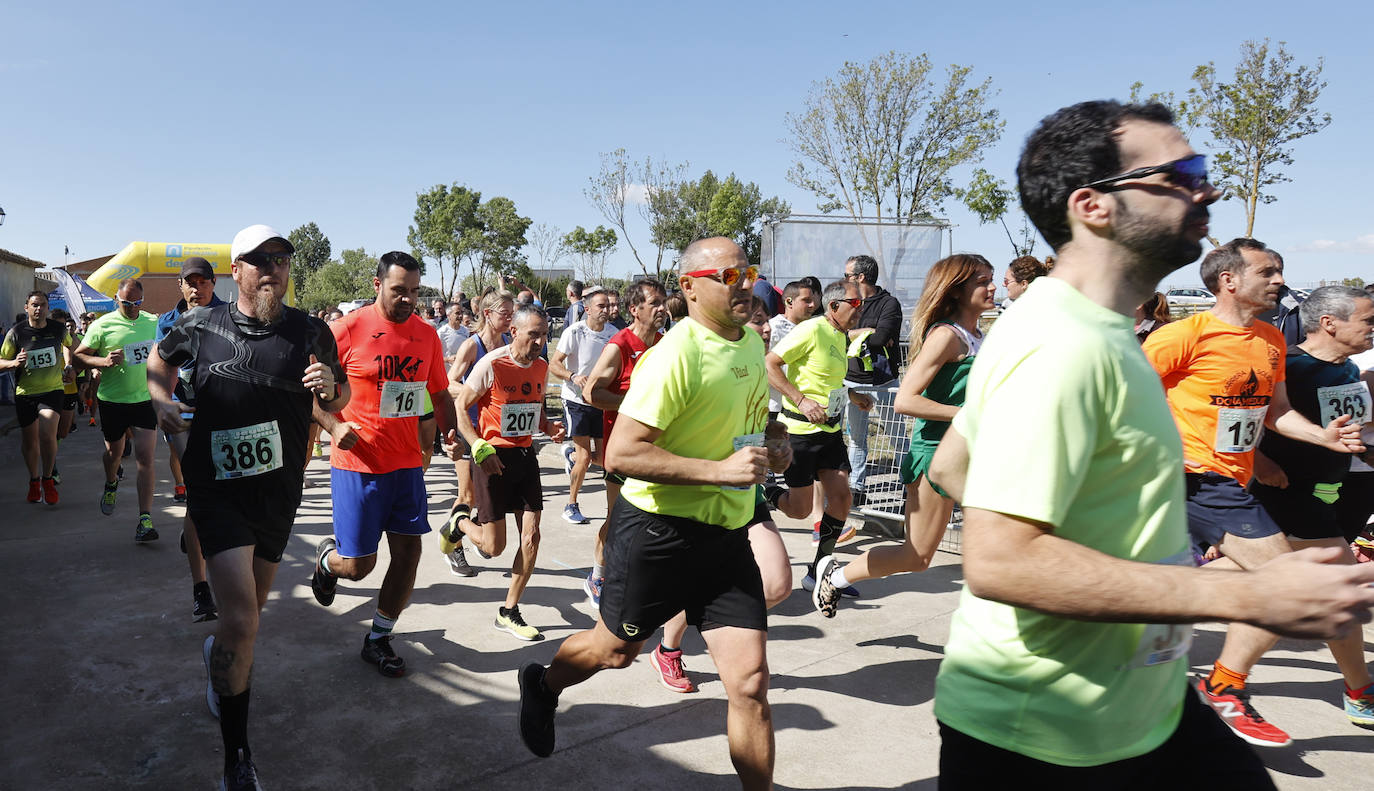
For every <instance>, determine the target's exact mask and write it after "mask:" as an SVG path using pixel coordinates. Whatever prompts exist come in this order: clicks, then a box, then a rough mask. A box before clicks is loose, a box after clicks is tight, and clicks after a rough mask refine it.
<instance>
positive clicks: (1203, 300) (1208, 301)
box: [1164, 288, 1217, 305]
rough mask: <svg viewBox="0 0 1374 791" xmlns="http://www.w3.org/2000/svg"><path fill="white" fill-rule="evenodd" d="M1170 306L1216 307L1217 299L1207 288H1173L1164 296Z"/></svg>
mask: <svg viewBox="0 0 1374 791" xmlns="http://www.w3.org/2000/svg"><path fill="white" fill-rule="evenodd" d="M1164 299H1165V301H1167V302H1168V303H1169V304H1170V305H1215V304H1217V298H1216V297H1215V296H1213V295H1212V292H1210V291H1208V290H1207V289H1205V288H1171V289H1169V293H1167V294H1165V295H1164Z"/></svg>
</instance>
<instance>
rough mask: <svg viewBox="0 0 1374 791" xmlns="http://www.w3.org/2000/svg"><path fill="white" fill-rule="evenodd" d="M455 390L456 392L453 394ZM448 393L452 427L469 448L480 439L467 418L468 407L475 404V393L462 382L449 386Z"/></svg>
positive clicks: (470, 420) (476, 396)
mask: <svg viewBox="0 0 1374 791" xmlns="http://www.w3.org/2000/svg"><path fill="white" fill-rule="evenodd" d="M455 388H456V389H457V392H456V393H454V390H455ZM449 392H450V393H454V395H453V420H454V424H453V427H454V428H455V429H457V430H458V435H459V436H461V437H462V438H463V441H465V442H467V443H468V445H469V446H471V445H472V443H474V442H476V441H477V440H478V439H480V438H481V437H480V436H479V435H478V433H477V428H476V427H475V426H473V425H472V419H471V418H469V417H468V407H471V406H472V405H473V404H475V403H477V399H478V395H477V391H476V390H473V389H472V388H471V387H468V386H467V385H466V384H463V383H462V382H458V383H456V384H450V385H449Z"/></svg>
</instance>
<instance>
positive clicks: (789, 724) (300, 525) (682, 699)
mask: <svg viewBox="0 0 1374 791" xmlns="http://www.w3.org/2000/svg"><path fill="white" fill-rule="evenodd" d="M83 420H84V418H83ZM99 448H100V437H99V433H98V431H97V430H96V429H93V428H88V427H85V426H82V427H81V428H80V430H79V431H78V432H76V433H75V434H73V435H72V436H71V437H70V438H69V439H68V440H66V441H65V442H63V444H62V451H61V457H60V467H61V471H62V475H63V479H64V483H63V486H62V496H63V501H62V503H61V504H60V505H58V506H56V507H48V506H43V505H29V504H27V503H25V502H24V499H23V497H24V469H23V464H22V462H21V461H20V459H19V454H18V437H17V436H16V435H15V434H10V435H9V436H6V437H4V438H3V439H0V481H4V482H5V483H4V485H3V487H0V513H3V514H4V516H3V517H0V548H3V552H0V578H2V579H3V580H4V584H3V591H4V594H3V605H4V606H3V611H4V613H5V615H6V620H7V622H8V623H9V627H8V629H7V634H6V639H5V646H6V647H5V649H4V657H5V660H6V661H5V665H6V668H7V670H8V672H9V675H8V677H7V678H6V683H5V684H4V685H3V688H2V689H0V711H3V713H4V716H3V717H0V748H3V755H4V759H3V761H0V788H5V789H11V788H12V789H21V788H23V789H33V788H37V789H111V788H153V789H209V788H213V787H217V783H218V772H219V769H220V766H221V763H222V756H221V754H220V751H221V748H220V740H219V731H218V725H217V723H216V722H215V720H213V719H211V717H210V716H209V714H208V713H207V711H206V707H205V673H204V669H203V668H202V666H201V658H200V646H201V642H202V640H203V639H204V636H205V635H206V634H208V633H209V632H210V630H211V629H212V627H213V624H193V623H191V619H190V608H191V596H190V582H189V578H188V574H187V569H186V563H185V560H184V557H183V556H182V554H181V553H180V552H178V551H177V535H178V530H179V525H180V518H181V514H182V508H181V507H180V506H177V505H174V504H173V503H172V499H171V485H170V482H169V473H168V471H167V465H166V448H165V447H164V446H159V449H158V462H157V464H158V466H157V472H158V478H159V485H158V491H157V498H156V502H155V512H156V513H155V514H154V521H155V523H156V526H157V528H158V530H159V531H160V532H161V534H162V539H161V540H160V541H158V542H156V543H154V544H151V545H136V544H134V542H133V531H134V523H135V520H136V518H137V512H136V507H135V502H136V501H135V497H134V486H133V472H132V470H133V467H132V463H129V464H127V465H126V466H127V467H129V479H128V481H127V482H126V483H125V485H124V486H123V487H121V490H120V502H119V505H118V510H117V511H116V512H115V515H114V516H112V517H103V516H101V515H100V512H99V509H98V507H97V500H98V497H99V494H100V483H101V473H100V471H99ZM542 459H543V464H544V472H545V481H546V484H545V486H546V488H545V495H546V497H547V503H546V510H545V511H544V514H545V519H544V531H543V546H542V548H541V550H540V555H539V560H538V566H539V572H538V573H537V574H536V576H535V578H534V580H533V582H532V583H531V585H530V587H529V589H528V590H527V591H526V594H525V602H524V603H523V604H522V607H521V609H522V611H523V613H524V615H525V618H526V619H527V620H528V621H529V622H530V623H531V624H533V625H535V626H537V627H538V628H540V629H541V630H543V632H544V635H545V638H546V639H544V640H543V641H541V642H536V643H524V642H520V641H518V640H516V639H514V638H513V637H511V636H509V635H507V634H506V633H504V632H500V631H497V630H495V629H494V628H493V627H492V620H493V618H494V617H495V614H496V607H497V606H498V604H499V603H500V602H501V600H502V598H503V597H504V591H505V589H506V586H507V584H508V581H509V580H508V578H506V577H505V571H506V570H507V569H508V568H509V562H510V558H509V556H510V553H511V551H512V550H509V549H508V550H507V554H506V557H503V558H497V559H494V560H490V561H482V560H480V559H479V558H477V556H476V554H475V553H471V559H472V560H473V561H474V565H475V566H477V567H479V568H481V569H482V571H481V574H480V575H479V576H478V577H477V578H475V579H472V580H466V579H462V578H459V577H455V576H453V575H451V574H450V573H449V571H448V566H447V564H446V563H445V562H444V560H443V558H442V557H441V556H440V555H439V554H438V552H437V550H436V549H435V540H434V538H433V537H429V538H427V540H426V542H425V553H426V554H425V557H424V558H423V560H422V561H421V567H420V573H419V582H418V585H417V591H416V594H415V599H414V603H413V604H412V606H411V607H410V608H409V609H408V610H407V611H406V612H405V614H404V616H403V618H402V619H401V621H400V623H399V625H398V628H397V634H398V637H399V639H398V640H397V643H396V645H397V650H398V651H399V652H400V653H402V654H403V655H404V656H405V658H406V661H407V665H408V669H409V672H408V674H407V675H406V677H405V678H403V679H399V680H393V679H387V678H383V677H382V676H380V675H379V674H378V673H377V671H376V670H375V669H374V668H372V667H370V666H369V665H366V664H364V663H363V662H362V661H361V660H360V659H359V658H358V649H359V647H360V641H361V640H362V638H363V634H364V633H365V631H366V629H367V625H368V624H369V622H370V620H371V617H372V613H373V609H374V607H375V600H374V597H375V595H376V587H377V585H378V583H379V581H380V574H381V572H380V570H379V571H377V572H374V575H373V577H370V578H369V579H367V580H364V581H363V582H361V583H356V584H355V583H348V582H343V583H341V584H340V586H339V595H338V599H337V600H336V601H335V603H334V605H333V606H332V607H330V608H329V609H327V610H326V609H324V608H322V607H320V606H319V605H318V604H316V602H315V601H314V598H313V597H312V596H311V593H310V587H309V577H310V569H311V564H312V562H313V559H314V547H315V544H316V541H317V540H318V539H319V538H321V537H323V536H324V535H326V534H328V533H329V532H330V502H329V490H328V488H327V486H328V468H327V463H326V462H321V461H315V462H312V463H311V467H310V472H309V475H308V478H309V479H310V480H311V481H313V482H314V484H315V485H314V486H313V487H312V488H310V489H307V490H306V492H305V500H304V503H303V504H302V506H301V509H300V513H299V516H298V518H297V522H296V528H295V532H294V534H293V536H292V538H291V543H290V546H289V547H288V549H287V553H286V557H285V558H284V560H283V562H282V563H281V567H280V570H279V572H278V575H277V581H276V584H275V586H274V590H273V593H272V599H271V601H270V602H269V604H268V607H267V609H266V611H265V613H264V614H263V619H262V630H261V634H260V637H259V641H258V645H257V662H256V668H255V672H254V685H253V693H254V694H253V701H252V720H251V726H250V735H251V740H252V744H253V748H254V755H255V758H256V761H257V763H258V766H259V768H260V770H261V773H262V777H263V781H264V783H265V784H266V785H267V787H268V788H271V789H274V790H275V791H281V790H282V789H320V790H321V791H338V789H344V788H348V789H354V788H362V789H372V788H377V789H381V788H386V789H439V788H446V789H447V788H477V789H520V791H528V790H529V789H543V788H650V789H657V788H690V789H711V788H733V787H736V786H737V784H736V782H735V779H734V774H733V770H732V768H731V766H730V761H729V757H728V754H727V750H726V742H725V735H724V731H725V701H724V692H723V690H722V688H721V684H720V682H719V680H718V679H717V677H716V675H715V672H714V668H713V667H712V665H711V662H710V661H709V658H708V657H707V656H706V655H705V652H704V650H703V646H702V642H701V640H700V638H699V637H698V636H697V635H696V633H695V632H690V633H689V636H688V640H687V644H686V650H687V667H688V671H689V673H690V674H691V676H692V677H693V678H694V679H695V680H696V681H697V683H698V684H699V685H700V691H699V692H697V693H695V694H692V695H678V694H674V693H672V692H669V691H667V690H666V689H664V688H663V687H662V686H660V684H659V683H658V680H657V676H656V674H655V673H654V672H653V670H652V669H651V667H650V665H649V662H648V659H647V657H641V658H640V659H639V660H637V661H636V663H635V665H634V666H633V667H631V668H629V669H626V670H623V671H619V672H606V673H602V674H600V675H599V676H597V677H595V678H593V679H592V680H591V681H589V682H587V683H586V684H583V685H581V686H580V687H576V688H574V689H572V690H569V691H568V692H566V693H565V694H564V695H563V700H562V704H561V706H560V708H559V715H558V750H557V752H555V753H554V755H553V756H552V757H550V758H548V759H542V760H541V759H536V758H534V757H533V756H531V755H530V753H529V752H527V751H526V749H525V748H524V746H523V745H522V744H521V742H520V740H519V737H518V735H517V733H516V708H517V706H516V700H517V692H516V669H517V668H518V667H520V666H521V665H522V664H524V663H525V662H529V661H532V660H533V661H541V662H546V661H547V660H548V659H549V658H550V657H551V656H552V655H553V653H554V651H555V649H556V648H557V645H558V642H559V641H560V640H561V639H562V638H563V637H565V636H567V635H569V634H571V633H573V632H575V631H579V630H581V629H585V628H587V627H589V626H591V625H592V623H593V619H594V617H595V614H594V612H593V610H592V608H591V607H590V606H589V604H588V603H587V601H586V599H585V596H584V595H583V593H582V587H581V586H582V579H583V578H584V576H585V575H586V573H587V570H588V568H589V566H590V563H591V553H592V540H593V536H594V533H595V530H596V528H597V526H598V525H599V524H600V517H603V516H604V514H605V505H604V497H603V494H602V487H601V483H600V481H599V480H596V479H595V478H597V477H598V476H596V475H593V476H592V477H593V478H594V480H592V481H590V482H589V486H588V487H587V490H586V491H585V493H584V495H583V496H582V497H581V498H580V500H581V505H582V510H583V511H584V512H585V513H586V514H587V515H588V516H589V517H592V518H593V523H592V524H591V525H588V526H573V525H569V524H567V523H565V522H563V521H562V519H561V518H560V513H561V511H562V507H563V505H564V503H565V502H566V500H567V477H566V475H565V474H564V473H563V470H562V467H561V464H560V463H559V462H558V460H557V456H556V454H555V452H554V451H553V449H552V448H550V447H545V448H544V452H543V454H542ZM453 480H454V479H453V472H452V466H451V464H449V463H448V462H443V461H441V462H437V463H436V464H435V466H434V468H433V469H431V471H430V473H429V475H428V482H429V484H430V494H431V497H430V514H431V519H430V522H431V524H432V525H438V524H439V523H440V520H441V519H442V517H443V514H444V513H445V512H446V511H447V507H448V505H449V503H450V501H451V498H452V496H453V493H454V486H453ZM781 526H782V528H783V533H784V537H785V540H786V542H787V544H788V548H789V550H790V552H791V554H792V558H793V561H794V569H796V577H797V580H798V590H797V591H796V592H795V593H794V594H793V596H792V597H791V598H790V599H788V600H787V601H785V602H784V603H782V604H781V605H779V606H778V607H777V608H776V609H775V610H774V612H773V614H772V617H771V619H770V632H769V635H770V640H769V659H770V664H771V667H772V671H773V678H772V692H771V694H770V700H771V701H772V704H773V716H774V721H775V725H776V730H777V747H778V752H777V785H778V787H779V788H795V789H802V788H806V789H812V788H815V789H820V788H826V789H833V788H848V789H860V788H863V789H868V788H934V787H935V783H936V780H935V777H936V770H937V759H938V752H939V742H938V738H937V736H936V724H935V720H934V718H933V717H932V715H931V697H932V694H933V688H934V687H933V684H934V678H935V671H936V669H937V667H938V665H939V661H940V656H941V649H942V646H943V645H944V643H945V640H946V636H947V633H948V627H949V615H950V613H951V611H952V610H953V609H954V607H955V604H956V602H957V599H958V590H959V584H960V568H959V565H958V560H959V559H958V557H957V556H955V555H943V554H942V555H941V556H940V558H939V560H938V565H937V567H935V568H933V569H931V570H930V571H929V572H927V573H925V574H920V575H905V576H901V577H898V578H894V579H890V580H881V581H875V582H869V583H866V584H863V585H862V586H861V587H862V589H863V593H864V598H863V599H861V600H859V601H858V602H853V601H851V600H846V601H845V602H844V604H843V605H842V608H841V611H840V614H839V616H838V617H837V618H835V619H834V620H825V619H823V618H821V617H820V616H819V615H818V614H816V613H815V612H814V611H813V610H812V607H811V603H810V599H809V596H808V595H807V594H805V593H804V592H803V591H801V590H800V577H801V575H802V573H803V572H802V571H801V569H802V567H803V566H804V564H805V563H806V562H807V561H808V560H809V559H810V556H811V553H812V549H811V546H810V540H809V534H810V529H809V525H803V524H801V523H798V522H792V521H790V520H783V521H782V523H781ZM873 543H875V539H873V538H861V539H860V540H857V541H854V542H851V543H850V544H848V545H845V546H844V547H843V548H842V550H841V554H850V553H854V552H856V551H858V550H861V549H863V548H864V547H866V546H869V545H871V544H873ZM383 555H385V549H383ZM384 562H385V557H384V558H383V563H384ZM1365 635H1366V640H1367V641H1370V640H1374V628H1368V627H1367V628H1366V631H1365ZM1221 636H1222V632H1221V631H1220V630H1219V629H1218V628H1216V627H1213V626H1205V627H1201V628H1200V629H1199V633H1198V639H1197V640H1196V642H1195V645H1194V648H1193V660H1194V662H1195V663H1196V664H1195V667H1201V666H1202V665H1204V664H1206V663H1209V662H1210V660H1211V659H1212V658H1214V657H1215V655H1216V653H1217V651H1218V649H1219V647H1220V641H1221ZM1367 648H1368V647H1367ZM1253 681H1254V689H1255V691H1256V695H1257V697H1256V704H1257V706H1259V707H1260V710H1261V711H1262V712H1264V714H1265V715H1266V716H1267V717H1269V718H1270V719H1271V720H1272V721H1274V722H1275V723H1277V724H1279V725H1280V726H1282V727H1284V728H1286V729H1287V730H1288V731H1289V732H1290V733H1292V735H1293V737H1294V739H1295V743H1294V745H1293V746H1292V747H1290V748H1287V749H1282V750H1266V751H1264V758H1265V760H1266V762H1267V763H1268V765H1269V767H1270V768H1271V770H1272V771H1273V774H1274V777H1275V779H1276V781H1277V782H1278V784H1279V787H1280V788H1283V789H1295V790H1296V789H1321V791H1337V790H1339V789H1351V790H1352V791H1354V790H1356V789H1359V790H1361V791H1363V790H1364V789H1368V788H1370V787H1371V784H1370V780H1369V777H1370V772H1371V769H1372V768H1374V761H1371V756H1370V753H1371V751H1372V750H1374V732H1370V731H1365V730H1361V729H1360V728H1357V727H1355V726H1353V725H1351V724H1350V723H1349V722H1348V721H1347V720H1346V718H1345V717H1344V715H1343V714H1342V713H1341V710H1340V709H1339V708H1338V705H1339V704H1338V703H1337V701H1338V700H1339V694H1340V689H1341V685H1340V680H1339V676H1338V674H1337V673H1336V671H1335V666H1334V664H1333V663H1332V660H1331V657H1330V654H1329V652H1327V651H1326V650H1325V648H1323V647H1320V646H1315V645H1311V644H1302V643H1297V642H1292V641H1285V642H1283V643H1282V644H1281V645H1280V646H1279V648H1278V650H1276V651H1274V652H1272V653H1271V654H1270V655H1269V656H1267V657H1266V658H1265V660H1264V663H1263V665H1262V666H1261V667H1260V668H1258V669H1257V671H1256V672H1255V674H1254V676H1253ZM1008 780H1009V781H1010V782H1011V783H1014V782H1015V778H1008Z"/></svg>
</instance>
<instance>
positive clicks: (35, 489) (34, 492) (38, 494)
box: [29, 478, 43, 503]
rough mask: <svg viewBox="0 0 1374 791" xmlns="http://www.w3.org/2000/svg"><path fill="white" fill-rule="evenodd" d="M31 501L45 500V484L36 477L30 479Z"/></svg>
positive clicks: (39, 501)
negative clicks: (40, 482)
mask: <svg viewBox="0 0 1374 791" xmlns="http://www.w3.org/2000/svg"><path fill="white" fill-rule="evenodd" d="M29 502H31V503H41V502H43V486H42V485H41V484H39V483H38V479H37V478H34V479H33V480H31V481H29Z"/></svg>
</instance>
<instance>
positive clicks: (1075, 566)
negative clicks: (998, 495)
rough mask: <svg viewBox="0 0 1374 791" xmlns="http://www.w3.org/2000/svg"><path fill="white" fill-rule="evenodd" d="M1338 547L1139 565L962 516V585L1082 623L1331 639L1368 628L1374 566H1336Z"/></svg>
mask: <svg viewBox="0 0 1374 791" xmlns="http://www.w3.org/2000/svg"><path fill="white" fill-rule="evenodd" d="M1342 551H1343V550H1342V549H1341V548H1339V547H1334V548H1333V547H1325V548H1322V549H1306V550H1302V551H1300V552H1292V553H1285V554H1284V555H1281V556H1280V557H1278V558H1276V559H1275V560H1272V561H1270V562H1269V563H1266V564H1264V565H1263V566H1260V567H1259V568H1257V569H1255V570H1254V571H1213V570H1206V571H1204V570H1202V569H1196V568H1191V567H1188V566H1171V565H1165V564H1155V563H1138V562H1135V561H1130V560H1123V559H1121V558H1116V557H1113V556H1111V555H1106V554H1103V553H1101V552H1098V551H1097V550H1094V549H1090V548H1088V547H1085V546H1083V545H1081V544H1077V543H1075V542H1072V541H1069V540H1066V539H1063V538H1060V537H1058V536H1056V535H1055V534H1054V528H1053V526H1051V525H1047V524H1044V523H1042V522H1035V521H1031V520H1026V519H1020V518H1018V517H1014V516H1009V515H1007V514H1002V513H998V512H996V511H985V510H983V509H979V508H966V509H965V510H964V531H963V553H964V579H965V580H966V581H967V583H968V587H969V591H970V592H971V593H973V594H974V595H975V596H978V597H980V598H984V599H989V600H992V601H999V602H1003V603H1005V604H1010V605H1013V606H1016V607H1024V608H1026V609H1030V610H1035V611H1037V612H1044V613H1049V614H1051V615H1057V616H1061V617H1065V618H1074V619H1078V620H1084V621H1103V622H1119V623H1195V622H1198V621H1211V620H1222V621H1244V622H1246V623H1250V624H1254V625H1255V626H1260V627H1263V628H1265V629H1269V630H1271V631H1274V632H1277V633H1279V634H1283V635H1288V636H1292V637H1302V638H1320V639H1329V638H1332V637H1337V636H1340V635H1343V634H1345V633H1346V632H1347V631H1348V630H1349V629H1351V628H1358V624H1359V623H1368V622H1369V620H1370V617H1371V614H1370V608H1371V607H1374V586H1370V583H1372V582H1374V568H1367V567H1368V566H1370V565H1374V564H1361V566H1352V565H1338V564H1335V562H1336V560H1337V558H1338V557H1339V556H1340V553H1341V552H1342Z"/></svg>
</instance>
